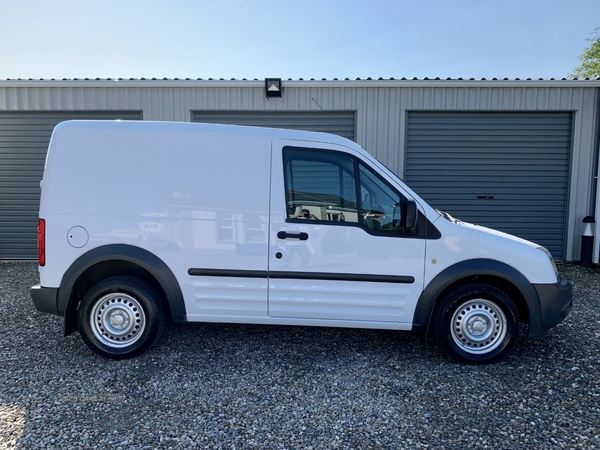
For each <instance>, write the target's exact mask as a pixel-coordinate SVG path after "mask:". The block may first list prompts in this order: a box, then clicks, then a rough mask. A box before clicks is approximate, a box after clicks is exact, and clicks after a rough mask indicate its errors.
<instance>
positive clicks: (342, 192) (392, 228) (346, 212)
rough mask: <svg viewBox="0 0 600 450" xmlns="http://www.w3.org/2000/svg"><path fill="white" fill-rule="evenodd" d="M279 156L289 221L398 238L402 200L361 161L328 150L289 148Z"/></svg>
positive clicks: (398, 194) (396, 192)
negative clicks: (348, 227)
mask: <svg viewBox="0 0 600 450" xmlns="http://www.w3.org/2000/svg"><path fill="white" fill-rule="evenodd" d="M283 155H284V167H285V194H286V202H287V219H288V220H316V221H327V222H338V223H340V224H341V222H344V223H348V224H360V226H361V227H364V228H366V229H367V230H368V231H369V232H370V233H372V234H383V235H385V234H394V235H396V236H399V235H402V231H403V230H402V220H401V219H402V205H403V204H404V203H403V197H402V196H401V195H400V193H399V192H398V191H397V190H396V189H394V188H393V187H392V186H390V185H389V184H388V183H387V182H386V181H385V180H384V179H383V178H382V177H381V176H380V175H378V174H377V173H376V172H374V171H373V170H371V169H370V168H369V167H367V166H366V165H364V164H363V163H362V162H360V161H358V160H356V159H355V158H354V157H352V156H350V155H347V154H345V153H341V152H334V151H326V150H309V149H299V148H289V147H287V148H285V149H284V153H283ZM357 185H358V186H357Z"/></svg>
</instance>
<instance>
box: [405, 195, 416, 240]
mask: <svg viewBox="0 0 600 450" xmlns="http://www.w3.org/2000/svg"><path fill="white" fill-rule="evenodd" d="M403 222H404V224H403V225H404V232H405V233H410V232H413V231H416V230H417V224H418V222H419V209H418V208H417V202H415V201H414V200H413V199H411V198H409V199H407V200H406V209H405V211H404V217H403Z"/></svg>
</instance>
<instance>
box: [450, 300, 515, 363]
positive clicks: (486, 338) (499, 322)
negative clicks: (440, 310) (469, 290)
mask: <svg viewBox="0 0 600 450" xmlns="http://www.w3.org/2000/svg"><path fill="white" fill-rule="evenodd" d="M450 330H451V334H452V339H454V342H456V344H457V345H458V346H459V347H460V348H461V349H462V350H464V351H465V352H467V353H472V354H481V353H488V352H490V351H492V350H494V349H495V348H496V347H498V346H499V345H501V344H502V342H503V340H504V338H505V336H506V333H507V331H508V325H507V323H506V316H505V314H504V311H502V309H501V308H500V307H499V306H498V305H496V304H495V303H493V302H490V301H488V300H482V299H479V300H477V299H475V300H469V301H467V302H465V303H463V304H462V305H461V306H460V307H459V308H457V309H456V312H455V313H454V315H453V316H452V323H451V326H450Z"/></svg>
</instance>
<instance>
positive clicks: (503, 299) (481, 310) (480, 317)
mask: <svg viewBox="0 0 600 450" xmlns="http://www.w3.org/2000/svg"><path fill="white" fill-rule="evenodd" d="M435 328H436V333H437V339H438V342H439V343H440V345H441V347H442V349H443V350H444V351H445V352H446V353H448V354H449V355H451V356H452V357H454V358H456V359H458V360H459V361H462V362H467V363H475V364H477V363H488V362H492V361H496V360H498V359H500V358H501V357H502V356H504V355H505V354H506V353H508V352H509V351H510V349H511V348H512V347H513V345H514V344H515V342H516V340H517V337H518V336H519V313H518V311H517V308H516V307H515V305H514V303H513V301H512V300H511V299H510V297H509V296H508V295H507V294H506V293H505V292H504V291H502V290H500V289H498V288H497V287H495V286H492V285H489V284H487V283H469V284H465V285H463V286H460V287H458V288H457V289H454V290H453V291H450V292H449V293H448V294H446V295H445V296H444V297H443V298H442V300H441V302H440V305H439V308H438V309H437V311H436V317H435Z"/></svg>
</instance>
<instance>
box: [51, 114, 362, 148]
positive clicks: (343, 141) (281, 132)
mask: <svg viewBox="0 0 600 450" xmlns="http://www.w3.org/2000/svg"><path fill="white" fill-rule="evenodd" d="M68 129H79V130H81V129H88V130H97V131H101V130H119V131H123V130H132V131H158V132H160V131H162V132H174V131H180V132H199V133H207V134H229V135H236V136H249V137H250V136H253V137H264V138H272V139H298V140H310V141H324V142H330V143H334V144H340V145H345V146H348V145H349V144H352V146H356V143H354V142H352V141H350V140H349V139H347V138H344V137H341V136H337V135H335V134H330V133H321V132H317V131H302V130H292V129H284V128H267V127H256V126H243V125H225V124H209V123H196V122H166V121H165V122H158V121H142V120H67V121H64V122H61V123H59V124H58V125H57V126H56V128H55V130H60V131H63V130H68Z"/></svg>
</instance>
